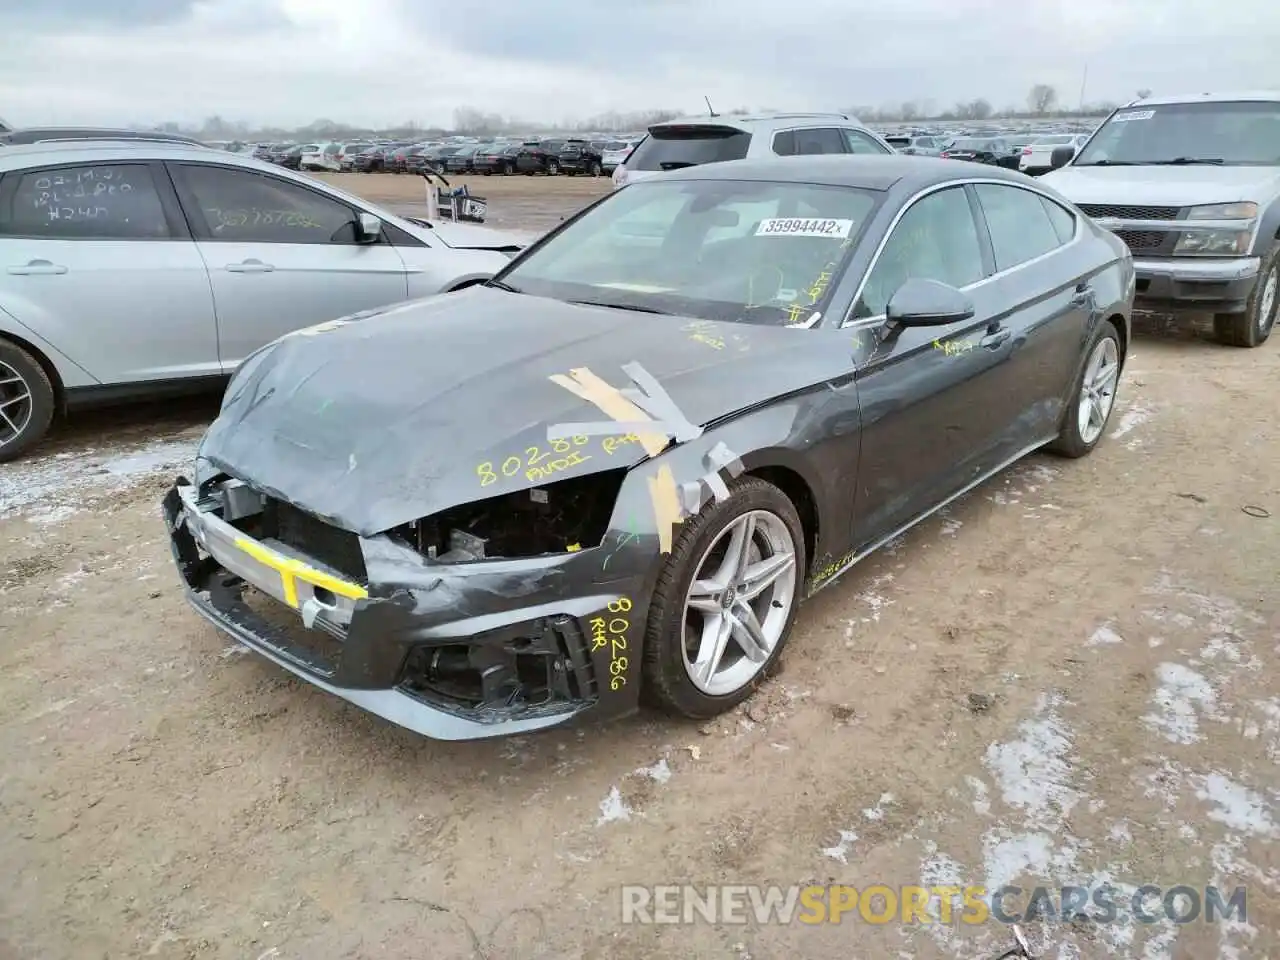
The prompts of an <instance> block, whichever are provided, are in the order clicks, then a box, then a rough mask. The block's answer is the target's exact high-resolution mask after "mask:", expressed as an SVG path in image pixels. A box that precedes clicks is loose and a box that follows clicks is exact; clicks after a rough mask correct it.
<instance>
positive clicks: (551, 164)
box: [547, 160, 560, 177]
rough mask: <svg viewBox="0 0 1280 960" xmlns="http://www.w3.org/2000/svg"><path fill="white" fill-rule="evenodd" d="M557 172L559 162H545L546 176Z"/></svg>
mask: <svg viewBox="0 0 1280 960" xmlns="http://www.w3.org/2000/svg"><path fill="white" fill-rule="evenodd" d="M559 173H560V164H558V163H556V162H555V161H554V160H552V161H550V162H549V163H548V164H547V176H548V177H554V176H556V175H557V174H559Z"/></svg>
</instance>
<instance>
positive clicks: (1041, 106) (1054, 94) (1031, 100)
mask: <svg viewBox="0 0 1280 960" xmlns="http://www.w3.org/2000/svg"><path fill="white" fill-rule="evenodd" d="M1057 104H1058V91H1057V90H1055V89H1054V88H1053V87H1051V86H1050V85H1049V84H1047V83H1037V84H1036V85H1035V86H1034V87H1032V88H1031V92H1030V93H1028V94H1027V106H1028V107H1030V108H1031V112H1032V113H1034V114H1035V115H1036V116H1038V117H1043V116H1044V115H1045V114H1046V113H1048V112H1049V111H1050V110H1052V109H1053V108H1054V107H1055V106H1057Z"/></svg>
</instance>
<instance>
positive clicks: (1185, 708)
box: [1142, 663, 1218, 744]
mask: <svg viewBox="0 0 1280 960" xmlns="http://www.w3.org/2000/svg"><path fill="white" fill-rule="evenodd" d="M1156 676H1157V678H1158V679H1159V681H1160V686H1159V687H1157V688H1156V692H1155V693H1154V694H1153V695H1152V698H1151V702H1152V704H1153V706H1154V708H1155V711H1154V712H1152V713H1148V714H1146V715H1145V716H1144V717H1143V718H1142V722H1143V723H1145V724H1146V725H1147V726H1148V727H1150V728H1152V729H1153V730H1156V731H1158V732H1159V733H1161V734H1162V735H1163V736H1164V738H1165V739H1166V740H1168V741H1170V742H1171V743H1182V744H1188V743H1195V742H1196V741H1197V740H1199V739H1200V724H1199V719H1198V714H1200V713H1203V714H1204V715H1205V716H1206V717H1209V718H1211V719H1213V718H1215V717H1216V716H1217V704H1218V695H1217V693H1216V692H1215V691H1214V689H1213V686H1212V685H1211V684H1210V683H1209V681H1208V680H1206V679H1205V678H1204V677H1203V676H1202V675H1201V674H1199V673H1196V672H1195V671H1194V670H1192V669H1191V668H1190V667H1187V666H1183V665H1182V664H1180V663H1162V664H1160V666H1158V667H1156Z"/></svg>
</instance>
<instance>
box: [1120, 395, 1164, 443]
mask: <svg viewBox="0 0 1280 960" xmlns="http://www.w3.org/2000/svg"><path fill="white" fill-rule="evenodd" d="M1154 412H1155V411H1154V410H1153V409H1152V408H1151V406H1150V405H1149V404H1146V403H1143V402H1142V401H1135V402H1134V403H1131V404H1130V405H1129V408H1128V409H1127V410H1125V411H1124V413H1122V414H1120V419H1119V421H1118V422H1117V423H1116V425H1115V426H1114V427H1112V428H1111V437H1112V439H1114V440H1119V439H1120V438H1121V437H1125V436H1128V435H1129V434H1130V433H1132V432H1133V431H1134V430H1136V429H1137V428H1138V427H1140V426H1142V425H1143V424H1144V423H1146V422H1147V421H1148V420H1150V419H1151V416H1152V414H1153V413H1154Z"/></svg>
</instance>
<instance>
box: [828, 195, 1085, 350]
mask: <svg viewBox="0 0 1280 960" xmlns="http://www.w3.org/2000/svg"><path fill="white" fill-rule="evenodd" d="M980 184H992V185H994V186H997V187H1012V188H1014V189H1015V190H1025V191H1027V193H1034V194H1035V195H1036V196H1039V197H1043V198H1044V199H1045V200H1048V201H1050V202H1051V203H1056V204H1057V205H1058V206H1060V207H1062V209H1064V210H1066V211H1067V212H1068V213H1069V214H1071V216H1072V218H1073V219H1074V221H1075V233H1073V234H1072V236H1071V239H1070V240H1068V241H1067V242H1066V243H1063V244H1060V245H1059V246H1057V247H1055V248H1054V249H1052V250H1050V251H1049V252H1048V253H1042V254H1040V256H1038V257H1032V258H1031V259H1030V260H1024V261H1022V263H1018V264H1015V265H1013V266H1012V267H1008V268H1007V269H1005V270H996V271H995V273H993V274H991V275H990V276H988V277H983V278H982V279H981V280H975V281H974V282H973V283H970V284H967V285H965V286H963V287H960V290H961V291H962V292H968V291H970V290H975V289H977V288H978V287H981V286H983V285H984V284H987V283H990V282H991V281H992V280H998V279H1001V278H1003V277H1005V276H1008V275H1009V274H1011V273H1013V272H1014V271H1016V270H1021V269H1022V268H1023V267H1028V266H1030V265H1031V264H1033V263H1039V262H1040V261H1041V260H1043V259H1044V258H1045V257H1051V256H1053V255H1054V254H1055V253H1057V252H1058V251H1060V250H1065V249H1066V248H1067V247H1070V246H1072V245H1074V244H1076V243H1079V242H1080V239H1081V237H1082V236H1083V233H1084V228H1083V225H1082V224H1081V223H1080V218H1081V217H1083V216H1084V214H1083V213H1081V212H1080V211H1079V210H1076V209H1074V208H1072V207H1069V206H1067V205H1065V204H1064V203H1063V202H1062V201H1061V200H1059V199H1058V198H1057V197H1054V196H1051V195H1050V194H1048V193H1046V192H1045V191H1043V190H1037V189H1036V188H1035V187H1034V186H1031V185H1027V184H1022V183H1011V182H1010V181H1008V180H996V179H992V178H988V177H980V178H973V179H967V180H948V181H947V182H946V183H934V184H930V185H929V186H927V187H925V188H924V189H922V190H918V191H916V193H914V194H912V195H911V197H910V199H909V200H908V201H907V202H906V203H904V204H903V205H902V207H901V208H900V209H899V210H898V212H897V213H896V214H895V215H894V218H893V220H892V221H891V222H890V224H889V229H887V230H886V231H885V232H884V236H882V237H881V238H880V243H879V244H877V246H876V252H875V253H874V254H872V256H871V262H870V263H869V264H868V265H867V269H866V271H864V272H863V274H862V280H861V281H859V283H858V289H857V290H855V291H854V294H853V299H852V300H851V301H850V302H849V308H848V310H847V311H846V313H845V316H844V319H843V320H842V321H841V323H840V324H839V329H842V330H843V329H846V328H856V327H864V326H873V325H878V324H881V323H884V321H885V315H884V314H883V313H878V314H876V315H875V316H873V317H862V318H861V319H857V320H855V319H853V316H852V314H853V311H854V310H855V309H856V308H857V306H858V303H859V301H860V300H861V299H862V290H863V288H864V287H865V286H866V285H867V278H868V277H870V276H871V271H873V270H874V269H875V268H876V264H877V263H879V262H880V255H881V254H882V253H884V248H885V246H886V245H887V244H888V242H889V238H890V237H891V236H893V231H894V230H896V229H897V228H898V223H899V221H901V220H902V218H903V217H904V216H906V213H907V211H908V210H910V209H911V208H912V207H914V206H915V205H916V204H917V203H919V202H920V201H921V200H923V199H924V198H925V197H928V196H929V195H931V194H934V193H937V192H939V191H940V190H949V189H951V188H953V187H968V186H975V187H976V186H979V185H980ZM1046 216H1048V214H1046ZM989 229H990V227H988V230H989Z"/></svg>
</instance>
